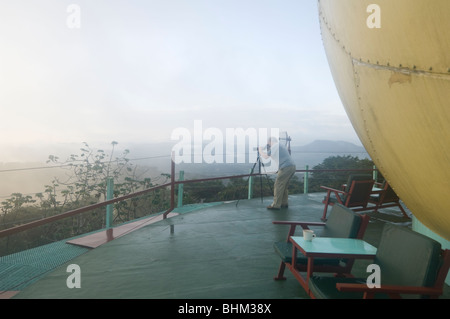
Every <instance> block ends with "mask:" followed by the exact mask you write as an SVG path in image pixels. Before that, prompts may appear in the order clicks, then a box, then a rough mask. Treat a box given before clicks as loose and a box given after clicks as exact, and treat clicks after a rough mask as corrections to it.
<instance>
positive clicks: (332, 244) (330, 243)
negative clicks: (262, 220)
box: [291, 236, 377, 257]
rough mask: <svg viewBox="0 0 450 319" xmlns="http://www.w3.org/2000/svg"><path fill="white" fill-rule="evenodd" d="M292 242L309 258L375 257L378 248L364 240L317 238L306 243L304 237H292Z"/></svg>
mask: <svg viewBox="0 0 450 319" xmlns="http://www.w3.org/2000/svg"><path fill="white" fill-rule="evenodd" d="M291 241H292V242H293V243H294V244H296V246H297V247H298V248H299V249H300V250H301V251H302V253H303V254H304V255H305V256H307V257H308V256H316V257H320V256H330V255H342V256H352V255H354V256H358V257H364V256H366V257H373V256H375V254H376V253H377V248H376V247H374V246H372V245H370V244H369V243H367V242H365V241H364V240H362V239H354V238H328V237H316V238H314V239H313V240H312V241H306V240H304V239H303V237H302V236H292V237H291Z"/></svg>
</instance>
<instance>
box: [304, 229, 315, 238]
mask: <svg viewBox="0 0 450 319" xmlns="http://www.w3.org/2000/svg"><path fill="white" fill-rule="evenodd" d="M314 237H316V234H314V230H311V229H304V230H303V239H304V240H306V241H312V240H313V238H314Z"/></svg>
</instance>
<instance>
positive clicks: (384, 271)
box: [374, 224, 441, 287]
mask: <svg viewBox="0 0 450 319" xmlns="http://www.w3.org/2000/svg"><path fill="white" fill-rule="evenodd" d="M440 254H441V244H440V243H438V242H437V241H435V240H433V239H431V238H429V237H427V236H425V235H422V234H419V233H417V232H414V231H412V230H409V229H406V228H405V227H399V226H394V225H392V224H386V225H385V226H384V228H383V232H382V236H381V240H380V244H379V246H378V249H377V255H376V257H375V260H374V263H375V264H377V265H378V266H380V274H381V283H382V284H389V285H399V286H416V287H423V286H425V287H432V286H433V285H434V283H435V281H436V277H437V271H438V269H439V267H440V262H441V258H440Z"/></svg>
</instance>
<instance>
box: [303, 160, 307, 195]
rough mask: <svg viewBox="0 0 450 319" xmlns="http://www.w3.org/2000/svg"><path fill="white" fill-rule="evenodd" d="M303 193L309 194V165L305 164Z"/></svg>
mask: <svg viewBox="0 0 450 319" xmlns="http://www.w3.org/2000/svg"><path fill="white" fill-rule="evenodd" d="M303 193H304V194H308V165H306V166H305V175H304V177H303Z"/></svg>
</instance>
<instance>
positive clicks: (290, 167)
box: [259, 137, 296, 210]
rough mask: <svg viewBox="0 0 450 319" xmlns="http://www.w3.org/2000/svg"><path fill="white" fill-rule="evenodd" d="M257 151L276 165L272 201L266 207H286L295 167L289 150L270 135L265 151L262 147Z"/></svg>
mask: <svg viewBox="0 0 450 319" xmlns="http://www.w3.org/2000/svg"><path fill="white" fill-rule="evenodd" d="M259 153H260V155H261V156H262V157H263V158H265V159H268V158H269V157H270V158H271V160H274V161H275V164H276V165H277V167H278V173H277V178H276V180H275V187H274V194H273V202H272V204H270V205H269V206H267V209H274V210H279V209H280V208H287V207H288V186H289V181H290V179H291V177H292V176H293V175H294V173H295V169H296V167H295V163H294V161H293V160H292V158H291V155H290V154H289V151H288V150H287V149H286V147H284V146H283V145H281V144H280V143H279V142H278V140H277V139H276V138H275V137H270V138H269V140H268V141H267V153H266V152H264V150H263V148H262V147H259Z"/></svg>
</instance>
